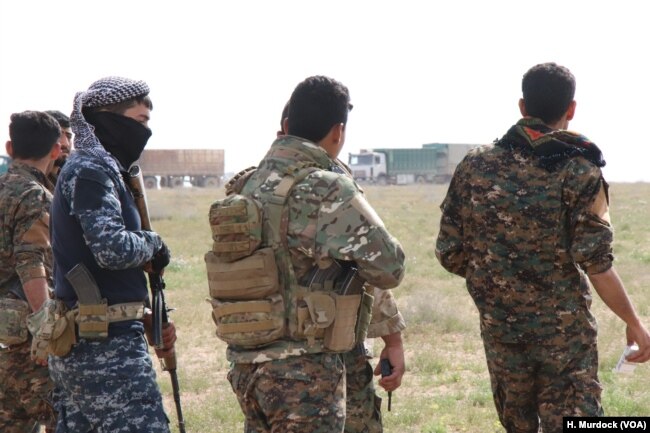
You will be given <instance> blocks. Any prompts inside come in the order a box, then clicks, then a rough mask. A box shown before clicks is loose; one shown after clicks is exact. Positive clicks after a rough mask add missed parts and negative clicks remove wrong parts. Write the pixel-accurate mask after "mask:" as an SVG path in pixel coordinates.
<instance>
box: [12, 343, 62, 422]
mask: <svg viewBox="0 0 650 433" xmlns="http://www.w3.org/2000/svg"><path fill="white" fill-rule="evenodd" d="M30 346H31V339H30V340H29V341H28V342H27V343H24V344H21V345H19V346H16V347H13V348H11V349H4V350H2V351H0V432H2V433H30V432H32V431H34V429H36V428H38V425H39V424H41V425H44V426H45V427H46V428H54V425H55V423H56V414H55V413H54V410H53V408H52V405H51V392H52V382H51V381H50V378H49V374H48V371H47V367H43V366H40V365H38V364H36V363H34V361H32V360H31V359H30V355H29V352H30Z"/></svg>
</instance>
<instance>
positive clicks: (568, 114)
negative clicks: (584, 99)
mask: <svg viewBox="0 0 650 433" xmlns="http://www.w3.org/2000/svg"><path fill="white" fill-rule="evenodd" d="M576 105H578V104H577V102H576V101H575V100H574V101H571V103H570V104H569V108H567V110H566V120H573V116H575V114H576Z"/></svg>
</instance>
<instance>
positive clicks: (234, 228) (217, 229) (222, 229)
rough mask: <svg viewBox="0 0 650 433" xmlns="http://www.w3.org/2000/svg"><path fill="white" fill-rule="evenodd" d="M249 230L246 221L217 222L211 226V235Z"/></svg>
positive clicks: (246, 231)
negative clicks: (217, 223)
mask: <svg viewBox="0 0 650 433" xmlns="http://www.w3.org/2000/svg"><path fill="white" fill-rule="evenodd" d="M249 231H250V227H249V225H248V223H232V224H219V225H216V226H212V234H213V235H231V234H235V233H246V234H248V232H249Z"/></svg>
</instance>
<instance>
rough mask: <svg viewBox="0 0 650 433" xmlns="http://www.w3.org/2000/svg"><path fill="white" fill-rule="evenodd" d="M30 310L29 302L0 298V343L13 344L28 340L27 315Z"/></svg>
mask: <svg viewBox="0 0 650 433" xmlns="http://www.w3.org/2000/svg"><path fill="white" fill-rule="evenodd" d="M30 312H31V309H30V308H29V304H28V303H27V302H25V301H23V300H21V299H10V298H3V299H0V343H2V344H4V345H5V346H13V345H17V344H22V343H24V342H26V341H27V340H28V338H29V331H28V329H27V316H29V313H30Z"/></svg>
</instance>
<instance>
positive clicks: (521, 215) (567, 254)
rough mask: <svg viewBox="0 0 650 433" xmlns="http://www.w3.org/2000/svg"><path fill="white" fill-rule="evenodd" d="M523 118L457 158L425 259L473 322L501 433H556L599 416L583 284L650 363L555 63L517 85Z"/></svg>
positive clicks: (603, 199)
mask: <svg viewBox="0 0 650 433" xmlns="http://www.w3.org/2000/svg"><path fill="white" fill-rule="evenodd" d="M522 90H523V99H521V100H520V102H519V108H520V111H521V114H522V115H523V116H524V118H523V119H521V120H520V121H519V122H517V124H516V125H514V126H513V127H512V128H510V130H509V131H508V132H507V133H506V134H505V135H504V136H503V138H501V139H500V140H498V141H496V142H495V143H494V144H493V145H489V146H483V147H480V148H477V149H474V150H472V151H470V152H469V154H468V155H467V157H466V158H465V159H464V160H463V161H462V162H461V164H460V165H459V166H458V168H457V169H456V173H455V174H454V177H453V179H452V181H451V184H450V186H449V191H448V193H447V196H446V198H445V200H444V202H443V203H442V206H441V209H442V219H441V222H440V233H439V235H438V240H437V245H436V255H437V257H438V259H439V260H440V263H441V264H442V265H443V266H444V267H445V268H446V269H447V270H448V271H450V272H453V273H455V274H457V275H460V276H462V277H464V278H465V280H466V282H467V289H468V291H469V293H470V295H471V296H472V298H473V299H474V302H475V303H476V306H477V307H478V310H479V313H480V325H481V336H482V338H483V342H484V345H485V352H486V358H487V365H488V370H489V372H490V378H491V382H492V392H493V396H494V402H495V405H496V408H497V412H498V414H499V419H500V421H501V423H502V424H503V426H504V427H505V428H506V430H507V431H508V432H517V433H524V432H525V433H537V431H538V428H539V426H540V425H541V427H542V430H543V431H544V432H546V433H549V432H561V431H562V428H563V427H562V417H563V416H600V415H602V414H603V410H602V407H601V401H600V394H601V385H600V383H599V382H598V375H597V373H598V352H597V347H596V321H595V318H594V317H593V316H592V314H591V312H590V305H591V296H592V295H591V290H590V286H589V282H591V284H592V285H593V287H594V289H595V290H596V292H597V293H598V294H599V295H600V297H601V298H602V299H603V301H604V302H605V304H606V305H607V306H609V308H610V309H611V310H612V311H613V312H614V313H616V314H617V315H618V316H619V317H620V318H621V319H622V320H623V321H624V322H625V324H626V325H627V329H626V338H627V340H626V341H627V343H628V344H631V343H633V342H636V343H638V345H639V353H638V354H637V355H635V356H630V357H629V358H628V359H629V360H630V361H633V362H645V361H647V360H648V358H650V334H649V333H648V330H647V329H646V328H645V326H644V325H643V324H642V323H641V322H640V320H639V317H638V315H637V314H636V312H635V311H634V308H633V306H632V304H631V302H630V300H629V299H628V296H627V293H626V290H625V288H624V286H623V283H622V282H621V280H620V278H619V277H618V275H617V273H616V271H615V270H614V267H613V266H612V260H613V255H612V226H611V223H610V220H609V213H608V206H609V197H608V193H607V188H608V186H607V183H606V182H605V180H604V179H603V175H602V172H601V170H600V167H602V166H604V165H605V161H604V160H603V158H602V154H601V152H600V150H599V149H598V148H597V147H596V145H595V144H594V143H592V142H591V141H589V140H588V139H587V138H586V137H584V136H582V135H579V134H576V133H573V132H569V131H567V130H566V128H567V126H568V124H569V121H570V120H572V118H573V115H574V112H575V107H576V103H575V101H574V100H573V96H574V92H575V78H574V77H573V74H571V72H570V71H569V70H568V69H566V68H565V67H562V66H558V65H556V64H555V63H545V64H540V65H537V66H534V67H533V68H531V69H530V70H529V71H528V72H527V73H526V74H525V75H524V77H523V82H522Z"/></svg>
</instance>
